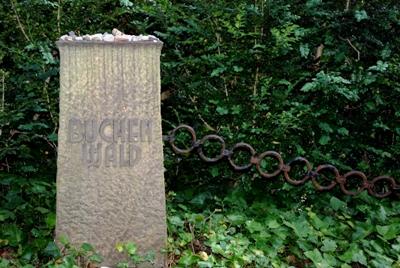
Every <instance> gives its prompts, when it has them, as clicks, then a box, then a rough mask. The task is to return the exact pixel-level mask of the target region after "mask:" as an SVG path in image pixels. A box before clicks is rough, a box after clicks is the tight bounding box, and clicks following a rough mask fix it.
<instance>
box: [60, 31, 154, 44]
mask: <svg viewBox="0 0 400 268" xmlns="http://www.w3.org/2000/svg"><path fill="white" fill-rule="evenodd" d="M59 41H67V42H69V41H71V42H85V41H102V42H117V43H121V42H143V41H150V42H154V43H158V42H161V41H160V39H158V38H157V37H155V36H154V35H129V34H124V33H123V32H121V31H119V30H118V29H113V30H112V32H111V33H104V34H101V33H97V34H85V35H82V36H77V35H75V33H74V32H69V33H68V34H66V35H63V36H61V37H60V40H59Z"/></svg>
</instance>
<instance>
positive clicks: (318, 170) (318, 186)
mask: <svg viewBox="0 0 400 268" xmlns="http://www.w3.org/2000/svg"><path fill="white" fill-rule="evenodd" d="M325 169H327V170H330V171H333V173H334V174H335V179H336V178H339V177H340V174H339V171H338V170H337V168H336V167H334V166H332V165H320V166H318V167H317V169H316V170H315V172H316V173H317V174H318V176H320V175H321V174H320V172H321V171H322V170H325ZM318 176H313V177H312V178H311V179H312V182H313V184H314V187H315V188H316V189H317V190H319V191H325V190H331V189H332V188H333V187H335V186H336V184H337V182H336V180H332V181H331V183H330V184H329V185H326V186H324V185H321V184H319V183H318V181H317V177H318Z"/></svg>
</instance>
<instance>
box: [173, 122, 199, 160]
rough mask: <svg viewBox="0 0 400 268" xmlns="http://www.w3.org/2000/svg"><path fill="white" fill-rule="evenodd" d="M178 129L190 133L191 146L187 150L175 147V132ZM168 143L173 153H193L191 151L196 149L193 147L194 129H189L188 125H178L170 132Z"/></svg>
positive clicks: (194, 139) (194, 142) (194, 140)
mask: <svg viewBox="0 0 400 268" xmlns="http://www.w3.org/2000/svg"><path fill="white" fill-rule="evenodd" d="M180 129H184V130H187V131H188V132H189V133H190V135H191V136H192V143H191V146H190V148H189V149H181V148H179V147H178V146H176V145H175V138H176V132H177V131H178V130H180ZM169 143H170V144H171V147H172V150H174V152H175V153H177V154H188V153H190V152H191V151H193V149H194V148H195V147H196V146H195V145H196V132H195V131H194V129H193V128H192V127H190V126H188V125H179V126H177V127H176V128H174V129H173V130H172V131H171V134H170V139H169Z"/></svg>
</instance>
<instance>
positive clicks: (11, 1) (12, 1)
mask: <svg viewBox="0 0 400 268" xmlns="http://www.w3.org/2000/svg"><path fill="white" fill-rule="evenodd" d="M10 3H11V8H12V10H13V11H14V14H15V17H16V18H17V22H18V27H19V28H20V29H21V32H22V34H23V35H24V37H25V39H26V41H28V42H31V39H30V38H29V36H28V35H27V34H26V32H25V29H24V26H23V25H22V23H21V20H20V19H19V15H18V12H17V9H16V8H15V3H14V0H10Z"/></svg>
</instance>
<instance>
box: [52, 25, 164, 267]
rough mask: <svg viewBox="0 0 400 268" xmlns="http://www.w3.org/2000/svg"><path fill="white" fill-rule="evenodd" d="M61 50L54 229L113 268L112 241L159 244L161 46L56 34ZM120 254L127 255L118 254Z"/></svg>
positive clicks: (143, 246)
mask: <svg viewBox="0 0 400 268" xmlns="http://www.w3.org/2000/svg"><path fill="white" fill-rule="evenodd" d="M57 45H58V48H59V50H60V128H59V136H58V163H57V166H58V171H57V227H56V235H57V236H58V237H59V236H60V235H66V236H67V237H68V238H69V240H70V241H71V242H72V243H73V244H75V245H80V244H81V243H83V242H88V243H90V244H92V245H93V246H94V247H95V248H96V250H97V251H98V252H99V253H100V254H101V255H102V256H103V257H104V263H103V264H102V265H103V266H110V267H114V266H115V264H116V263H117V262H118V261H120V260H121V259H122V257H123V255H121V253H117V251H116V249H115V246H116V244H117V243H121V242H122V243H123V242H128V241H131V242H135V243H136V244H137V245H138V248H139V252H141V253H146V252H149V251H153V252H154V253H155V256H156V258H155V264H154V265H150V267H164V266H165V258H164V256H163V254H162V253H161V252H160V251H161V250H162V249H163V248H164V247H165V243H166V219H165V190H164V177H163V172H164V167H163V146H162V132H161V112H160V52H161V47H162V42H160V41H159V40H158V39H157V38H155V37H153V36H129V35H124V34H122V33H121V32H119V31H117V30H114V31H113V34H104V35H102V34H96V35H91V36H89V35H86V36H83V37H78V36H75V34H73V33H71V34H70V35H69V36H63V37H62V38H61V39H60V40H59V41H58V42H57ZM125 259H126V258H125Z"/></svg>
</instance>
